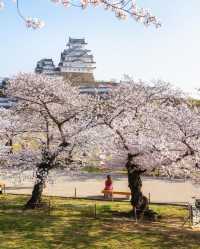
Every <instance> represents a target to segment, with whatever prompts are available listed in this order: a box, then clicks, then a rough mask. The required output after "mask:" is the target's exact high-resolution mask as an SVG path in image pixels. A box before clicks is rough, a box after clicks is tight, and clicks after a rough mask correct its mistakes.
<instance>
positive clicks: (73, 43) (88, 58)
mask: <svg viewBox="0 0 200 249" xmlns="http://www.w3.org/2000/svg"><path fill="white" fill-rule="evenodd" d="M86 45H87V43H86V42H85V39H75V38H69V41H68V43H67V46H66V49H64V51H63V52H62V53H61V57H60V62H59V64H58V66H57V67H56V66H55V65H54V62H53V60H52V59H42V60H40V61H38V62H37V66H36V68H35V72H36V73H44V74H48V75H62V76H64V77H68V78H79V82H80V81H81V83H85V82H94V76H93V71H94V69H95V62H94V58H93V55H92V54H91V50H88V49H86V48H85V46H86Z"/></svg>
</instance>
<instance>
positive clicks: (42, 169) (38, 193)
mask: <svg viewBox="0 0 200 249" xmlns="http://www.w3.org/2000/svg"><path fill="white" fill-rule="evenodd" d="M48 168H49V167H48V165H46V164H44V163H41V164H40V165H39V166H38V168H37V172H36V181H35V185H34V187H33V191H32V195H31V198H30V199H29V200H28V202H27V203H26V205H25V208H30V209H33V208H36V207H38V206H40V204H41V200H42V192H43V189H44V185H45V181H46V178H47V176H48V171H49V170H48Z"/></svg>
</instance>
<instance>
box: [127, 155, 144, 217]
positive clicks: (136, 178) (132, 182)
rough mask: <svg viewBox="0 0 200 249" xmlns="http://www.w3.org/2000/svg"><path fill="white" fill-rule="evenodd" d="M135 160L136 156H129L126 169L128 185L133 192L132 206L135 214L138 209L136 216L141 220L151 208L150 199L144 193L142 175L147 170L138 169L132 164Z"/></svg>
mask: <svg viewBox="0 0 200 249" xmlns="http://www.w3.org/2000/svg"><path fill="white" fill-rule="evenodd" d="M133 158H134V155H132V154H128V159H127V163H126V168H127V172H128V184H129V188H130V190H131V205H132V207H133V211H134V212H135V209H136V214H137V217H138V218H139V217H140V216H141V215H142V214H144V212H145V211H147V210H148V208H149V207H148V198H147V197H146V196H144V195H143V193H142V180H141V175H142V174H143V173H144V172H145V170H140V169H138V167H137V166H136V165H134V163H133V162H132V159H133Z"/></svg>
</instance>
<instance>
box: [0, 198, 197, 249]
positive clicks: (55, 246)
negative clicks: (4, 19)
mask: <svg viewBox="0 0 200 249" xmlns="http://www.w3.org/2000/svg"><path fill="white" fill-rule="evenodd" d="M26 200H27V197H26V196H15V195H8V196H5V197H3V196H1V197H0V249H8V248H9V249H15V248H18V249H46V248H50V249H51V248H52V249H67V248H70V249H76V248H84V249H98V248H99V249H121V248H122V249H144V248H152V249H154V248H160V249H165V248H170V249H171V248H174V249H178V248H181V249H184V248H185V249H190V248H191V249H192V248H194V249H196V248H200V232H195V231H192V230H191V229H190V228H189V227H187V226H186V227H184V228H182V224H183V222H184V217H185V216H187V210H186V209H184V208H182V207H173V206H157V205H152V208H153V209H154V210H155V211H157V212H159V213H160V214H161V216H162V218H161V220H160V221H159V222H153V223H150V222H144V221H143V222H140V223H139V224H136V223H135V222H134V221H133V220H132V219H130V218H129V219H128V218H120V216H119V214H120V213H121V212H124V213H125V212H128V211H130V206H129V203H124V202H100V201H98V202H94V201H87V200H71V199H64V198H63V199H61V198H51V203H52V209H51V211H50V213H49V212H48V210H37V211H36V210H33V211H30V210H26V211H24V210H23V204H24V203H25V201H26ZM95 203H96V207H97V218H96V219H95V218H94V207H95Z"/></svg>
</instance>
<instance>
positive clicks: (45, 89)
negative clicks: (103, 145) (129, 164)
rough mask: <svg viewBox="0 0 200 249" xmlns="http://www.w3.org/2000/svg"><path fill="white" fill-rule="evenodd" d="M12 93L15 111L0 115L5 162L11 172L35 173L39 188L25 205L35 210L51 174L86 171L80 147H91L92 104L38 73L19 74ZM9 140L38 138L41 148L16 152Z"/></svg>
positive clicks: (64, 84) (10, 89) (11, 85)
mask: <svg viewBox="0 0 200 249" xmlns="http://www.w3.org/2000/svg"><path fill="white" fill-rule="evenodd" d="M7 94H8V96H12V98H15V99H16V101H17V102H16V105H15V107H14V108H13V109H10V110H1V112H0V115H1V118H2V119H1V120H3V121H1V122H0V124H1V125H0V131H1V133H0V134H1V135H2V138H1V145H2V146H1V152H2V153H0V154H1V157H2V158H1V159H2V160H3V161H4V162H5V167H7V169H9V167H15V168H18V169H19V170H25V169H27V168H28V169H32V170H34V171H35V185H34V188H33V192H32V196H31V198H30V200H29V201H28V203H27V204H26V207H27V208H34V207H36V206H37V205H38V204H39V203H40V201H41V196H42V191H43V188H44V184H45V181H46V179H47V176H48V174H49V171H50V170H52V169H54V168H56V167H60V166H62V167H65V168H66V169H71V170H72V169H78V168H80V167H81V166H82V164H81V156H82V155H81V153H82V149H81V148H85V150H86V148H87V142H88V141H89V140H88V139H87V130H88V129H89V128H90V127H92V123H93V116H92V115H91V114H92V113H93V111H92V110H91V108H92V106H93V105H91V101H92V100H91V98H90V97H89V96H83V95H80V94H79V90H78V88H76V87H72V86H71V84H70V83H67V82H65V81H63V80H62V79H59V78H54V77H52V78H50V77H47V76H43V75H35V74H19V75H17V77H16V78H15V79H14V80H12V81H10V83H9V85H8V89H7ZM7 138H8V141H10V139H12V143H13V138H17V139H18V140H19V139H20V140H23V139H26V140H27V139H28V140H32V139H34V140H35V141H37V146H36V147H35V148H34V149H33V148H30V147H29V148H21V149H20V150H18V151H13V150H12V151H11V148H12V144H11V143H10V144H7V143H5V141H6V140H5V139H7ZM3 141H4V143H3ZM3 145H4V146H3ZM8 145H9V147H8ZM5 148H10V149H8V150H5ZM5 152H6V153H5Z"/></svg>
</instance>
